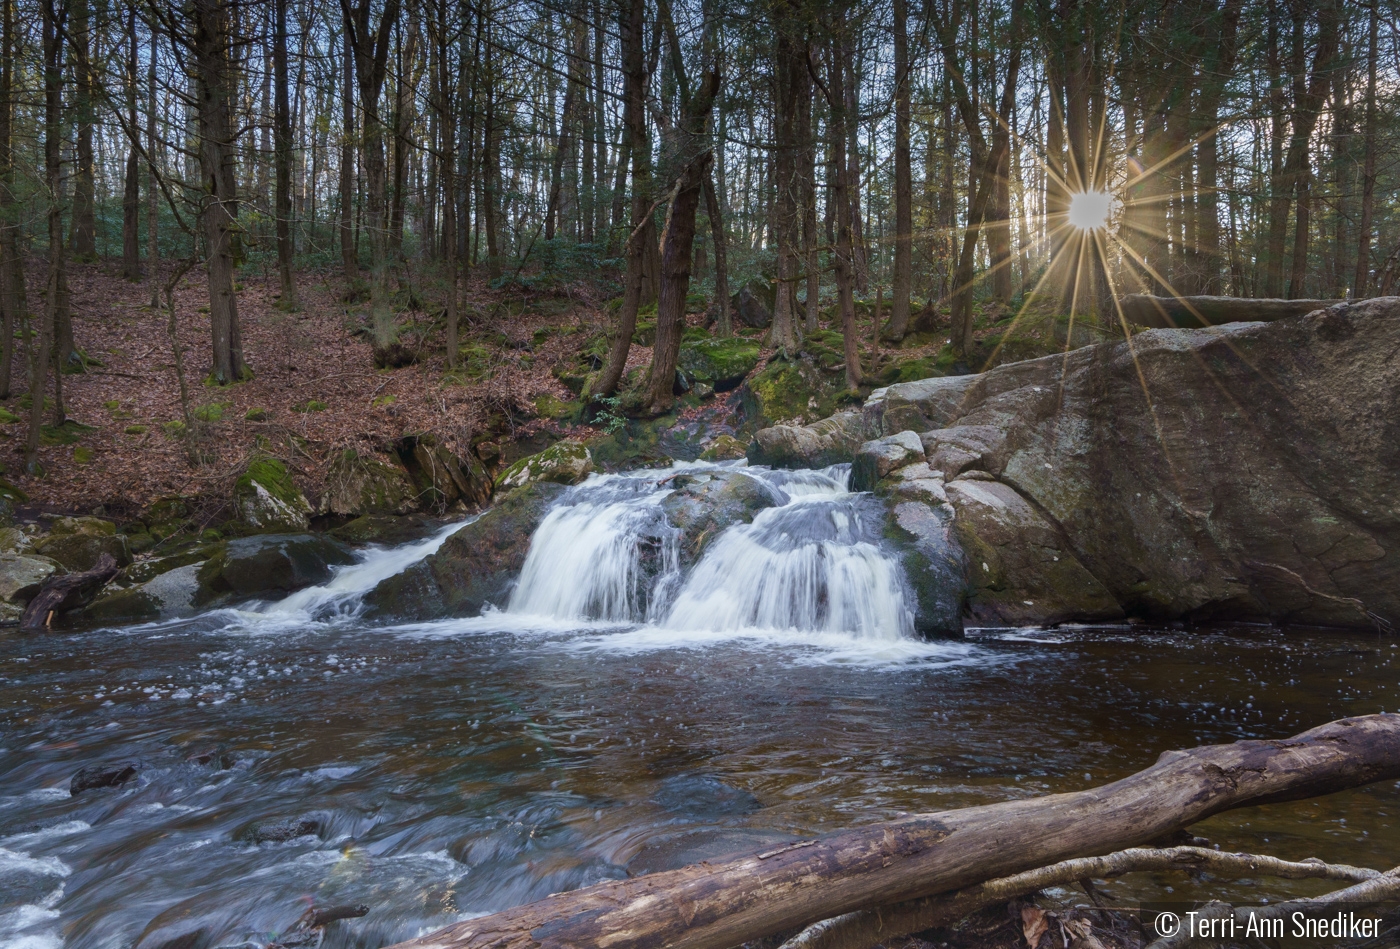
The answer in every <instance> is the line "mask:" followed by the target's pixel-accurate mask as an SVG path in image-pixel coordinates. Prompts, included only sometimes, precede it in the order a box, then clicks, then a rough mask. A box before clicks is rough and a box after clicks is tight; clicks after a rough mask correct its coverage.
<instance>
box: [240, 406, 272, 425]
mask: <svg viewBox="0 0 1400 949" xmlns="http://www.w3.org/2000/svg"><path fill="white" fill-rule="evenodd" d="M271 417H272V413H271V412H269V411H268V410H267V409H259V408H252V409H249V410H248V411H247V412H245V413H244V414H243V419H244V421H248V422H266V421H267V420H268V419H270V418H271Z"/></svg>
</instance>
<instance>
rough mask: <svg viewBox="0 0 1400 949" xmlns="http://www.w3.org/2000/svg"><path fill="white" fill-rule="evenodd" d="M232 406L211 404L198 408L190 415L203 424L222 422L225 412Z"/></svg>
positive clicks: (221, 403) (220, 403) (218, 403)
mask: <svg viewBox="0 0 1400 949" xmlns="http://www.w3.org/2000/svg"><path fill="white" fill-rule="evenodd" d="M230 404H231V403H228V402H210V403H209V404H207V405H200V406H196V407H195V409H194V411H193V412H191V413H190V414H191V415H193V416H194V417H195V418H197V419H199V420H200V421H201V422H221V421H223V418H224V410H225V409H227V408H228V407H229V405H230Z"/></svg>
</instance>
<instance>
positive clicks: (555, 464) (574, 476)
mask: <svg viewBox="0 0 1400 949" xmlns="http://www.w3.org/2000/svg"><path fill="white" fill-rule="evenodd" d="M592 470H593V456H592V455H591V454H590V453H589V451H588V449H587V448H585V447H584V446H583V445H582V444H580V443H579V442H573V441H564V442H559V443H558V444H557V445H551V446H550V447H548V448H546V449H545V450H544V451H542V452H540V453H539V454H537V455H530V456H529V457H528V458H521V459H520V460H519V461H517V462H516V463H515V464H513V465H511V466H510V467H509V468H507V469H506V470H505V471H504V472H503V473H502V474H501V476H500V478H498V479H497V481H496V483H497V484H498V485H501V486H503V487H506V488H515V487H519V486H520V485H523V484H529V483H531V482H534V481H553V482H555V483H557V484H578V483H579V482H580V481H582V480H583V479H584V478H586V477H587V476H588V473H589V472H590V471H592Z"/></svg>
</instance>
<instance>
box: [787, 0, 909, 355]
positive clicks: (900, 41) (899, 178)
mask: <svg viewBox="0 0 1400 949" xmlns="http://www.w3.org/2000/svg"><path fill="white" fill-rule="evenodd" d="M908 24H909V13H908V2H907V0H894V83H895V91H894V273H893V279H892V280H891V281H890V290H891V298H890V324H889V335H890V337H891V338H892V339H895V340H901V339H903V338H904V334H905V333H906V332H908V330H909V295H910V293H911V291H912V288H913V268H914V196H913V191H914V182H913V177H914V176H913V169H912V168H911V164H912V158H911V155H910V147H909V85H910V72H909V25H908ZM809 293H810V291H809Z"/></svg>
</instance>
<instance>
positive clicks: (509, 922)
mask: <svg viewBox="0 0 1400 949" xmlns="http://www.w3.org/2000/svg"><path fill="white" fill-rule="evenodd" d="M1397 777H1400V715H1396V714H1391V713H1384V714H1379V715H1366V716H1361V717H1358V718H1347V719H1341V720H1339V721H1335V722H1331V723H1329V724H1327V725H1323V726H1321V727H1319V728H1314V729H1312V730H1310V731H1307V732H1304V733H1302V734H1301V735H1298V736H1296V737H1294V738H1290V739H1284V740H1279V741H1241V742H1235V743H1234V744H1231V745H1214V746H1207V747H1202V748H1196V749H1192V750H1190V751H1170V752H1166V753H1165V754H1163V755H1162V756H1161V757H1160V758H1159V759H1158V760H1157V763H1156V764H1154V765H1153V766H1151V767H1150V768H1147V769H1145V770H1143V771H1139V772H1138V773H1136V774H1133V775H1129V776H1128V777H1126V778H1123V779H1122V780H1119V781H1115V782H1113V783H1112V784H1107V785H1104V786H1103V787H1098V788H1090V789H1088V790H1084V791H1076V792H1072V793H1068V794H1053V795H1048V796H1046V797H1039V798H1031V799H1027V800H1021V801H1009V802H1006V803H1002V804H989V805H984V806H981V807H970V808H964V809H961V810H955V811H942V812H937V813H932V814H918V815H912V816H909V817H905V818H901V819H899V820H894V821H889V822H886V823H880V824H872V825H870V826H867V827H859V828H856V829H854V830H849V831H845V832H842V833H838V834H832V835H829V836H826V837H819V838H814V839H812V840H806V841H801V842H799V843H794V844H789V845H787V846H783V847H778V848H775V849H773V850H768V851H765V852H763V853H756V854H751V855H749V856H745V857H740V858H738V859H734V860H731V861H729V862H726V863H721V864H710V863H700V864H696V865H694V866H689V867H682V868H681V869H679V870H670V871H666V872H664V873H654V874H650V875H647V876H642V877H637V878H634V879H630V880H618V881H611V882H607V883H600V884H597V885H595V886H590V887H587V888H585V889H581V890H575V891H573V892H571V893H557V894H554V895H552V896H549V897H547V898H545V899H543V900H539V901H537V902H535V903H530V904H527V905H524V906H517V907H515V908H513V909H508V910H505V911H503V912H500V913H495V914H493V915H490V916H482V917H478V918H476V919H471V920H466V921H464V922H460V923H456V924H454V925H452V926H448V927H447V928H445V929H441V930H439V931H437V932H435V933H432V934H429V935H427V936H422V937H420V938H417V939H413V940H409V941H408V942H404V943H400V944H399V945H398V947H397V949H487V947H491V949H565V947H568V949H585V947H606V949H624V947H638V949H640V947H659V946H666V947H668V949H729V947H732V946H737V945H739V944H740V943H743V942H746V941H749V940H752V939H757V938H760V937H763V936H769V935H772V934H774V933H779V932H784V931H789V930H794V929H798V928H800V927H803V926H807V925H809V924H811V923H814V922H817V921H819V920H823V919H828V918H830V917H833V916H838V915H841V914H843V913H848V912H852V911H854V910H858V909H865V908H869V907H875V906H883V905H886V904H889V903H898V902H903V901H905V900H911V899H917V898H918V897H921V896H928V895H930V894H934V893H944V892H948V891H951V890H960V889H963V888H965V887H969V886H973V885H975V884H978V883H982V882H984V881H986V880H991V879H995V878H998V877H1006V876H1011V875H1012V874H1015V873H1022V872H1024V871H1027V870H1033V869H1035V868H1037V867H1044V866H1047V865H1048V864H1052V863H1058V862H1060V861H1063V860H1068V859H1071V858H1074V857H1081V856H1091V855H1096V854H1106V853H1111V852H1113V851H1115V850H1121V849H1123V848H1126V847H1133V846H1138V845H1142V844H1145V843H1147V842H1149V841H1152V840H1155V839H1157V838H1159V837H1161V836H1162V835H1163V834H1167V833H1170V832H1173V831H1176V830H1179V829H1181V828H1183V827H1186V826H1189V825H1191V824H1194V823H1196V822H1197V821H1200V820H1203V819H1205V818H1207V817H1210V816H1211V815H1213V814H1218V813H1220V812H1222V811H1226V810H1231V809H1233V808H1238V807H1247V806H1251V805H1256V804H1271V803H1277V802H1281V801H1292V800H1299V799H1302V798H1307V797H1314V796H1316V795H1319V794H1329V793H1332V792H1334V791H1341V790H1345V789H1347V788H1353V787H1358V786H1361V785H1364V784H1370V783H1372V782H1375V781H1382V780H1386V779H1394V778H1397Z"/></svg>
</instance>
